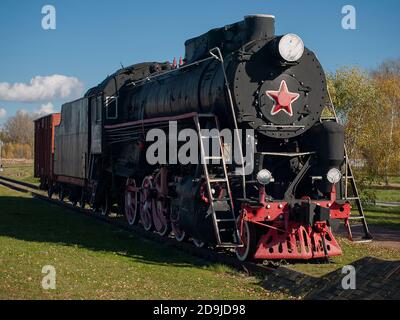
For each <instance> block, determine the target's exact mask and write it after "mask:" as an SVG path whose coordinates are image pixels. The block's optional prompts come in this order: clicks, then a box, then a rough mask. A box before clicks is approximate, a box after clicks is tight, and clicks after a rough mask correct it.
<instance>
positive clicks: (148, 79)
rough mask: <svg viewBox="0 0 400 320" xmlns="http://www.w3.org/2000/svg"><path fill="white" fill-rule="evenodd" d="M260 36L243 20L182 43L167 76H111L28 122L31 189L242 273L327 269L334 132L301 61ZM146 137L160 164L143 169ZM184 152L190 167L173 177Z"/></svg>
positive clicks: (282, 43) (149, 67)
mask: <svg viewBox="0 0 400 320" xmlns="http://www.w3.org/2000/svg"><path fill="white" fill-rule="evenodd" d="M274 24H275V18H274V17H273V16H270V15H251V16H246V17H245V18H244V20H243V21H240V22H237V23H234V24H231V25H227V26H225V27H222V28H218V29H213V30H211V31H209V32H207V33H205V34H203V35H201V36H198V37H196V38H193V39H190V40H187V41H186V43H185V57H184V59H182V60H181V61H180V62H179V63H176V61H174V62H173V63H169V62H146V63H140V64H135V65H132V66H130V67H126V68H122V69H120V70H118V71H117V72H115V73H114V74H112V75H110V76H108V77H107V78H106V79H105V80H104V81H103V82H102V83H100V84H99V85H98V86H96V87H94V88H92V89H90V90H88V91H87V93H86V94H85V96H84V97H83V98H81V99H79V100H76V101H73V102H70V103H66V104H64V105H63V106H62V111H61V120H60V119H58V116H56V115H50V116H48V117H47V118H42V119H38V120H36V125H35V129H36V141H37V146H36V148H37V150H36V152H35V154H36V155H38V156H37V159H35V160H36V161H35V174H36V176H38V177H40V178H41V186H42V188H44V189H46V190H48V192H49V196H52V195H53V193H57V194H58V196H59V198H60V199H61V200H64V199H65V198H66V197H68V198H69V199H70V201H72V202H73V203H75V204H78V203H79V204H80V205H81V206H82V207H84V206H85V205H87V204H89V205H90V206H91V208H93V210H96V211H100V212H101V213H102V214H104V215H107V214H109V213H110V210H112V208H113V207H114V206H115V205H116V206H117V208H118V211H119V212H120V213H122V214H124V215H125V216H126V218H127V221H128V223H129V224H131V225H133V224H137V223H139V222H140V223H141V224H142V226H143V227H144V228H145V229H146V230H147V231H149V232H153V231H155V232H157V233H159V234H160V235H163V236H168V235H169V234H173V235H174V237H175V238H176V239H177V240H178V241H184V240H186V239H188V238H191V239H192V240H193V242H194V244H195V245H196V246H199V247H201V246H210V247H214V248H231V249H233V250H235V252H236V255H237V257H238V259H240V260H242V261H244V260H250V259H272V260H274V259H275V260H281V259H296V260H297V259H317V258H324V257H330V256H335V255H340V254H341V248H340V246H339V244H338V243H337V241H336V240H335V237H334V235H333V231H332V230H333V229H334V226H335V225H336V224H337V222H338V221H339V219H348V217H349V215H350V209H351V206H350V203H349V202H348V201H347V200H345V199H344V198H345V197H344V184H343V178H342V172H343V168H342V167H343V162H344V131H343V127H342V126H341V125H340V124H338V123H337V122H336V121H321V113H322V111H323V109H324V108H325V105H326V102H327V100H328V92H327V86H326V78H325V74H324V71H323V68H322V67H321V65H320V63H319V61H318V59H317V57H316V56H315V54H314V53H313V52H312V51H310V50H308V49H307V48H306V47H305V46H304V43H303V41H302V40H301V38H300V37H299V36H297V35H295V34H286V35H283V36H277V35H275V27H274ZM52 117H53V118H52ZM52 119H53V120H52ZM44 121H47V122H46V123H47V125H43V124H42V122H44ZM45 129H46V130H45ZM185 130H186V131H185ZM187 130H191V131H190V132H192V133H193V132H194V133H196V134H197V136H196V137H195V139H194V140H193V139H191V140H190V139H189V137H188V136H184V135H183V138H182V136H181V132H189V131H187ZM224 130H227V131H228V132H231V133H232V134H231V138H230V139H229V138H226V137H225V136H223V135H222V134H221V132H222V131H224ZM157 132H158V133H160V132H163V133H164V134H165V135H164V136H165V137H166V140H165V141H161V142H160V141H159V143H158V149H157V148H156V149H157V151H156V152H154V153H153V158H154V157H155V158H158V159H160V158H164V160H165V161H158V162H157V161H149V151H150V150H153V151H154V149H155V147H154V144H155V143H156V141H155V139H153V140H152V139H149V135H153V138H154V133H157ZM49 135H50V138H48V139H47V140H46V139H45V138H44V137H45V136H49ZM179 137H180V138H179ZM45 140H46V141H49V142H48V143H46V144H45V145H43V143H42V145H41V144H40V141H42V142H43V141H45ZM189 140H190V141H191V146H193V141H195V143H194V145H195V147H196V148H197V153H196V152H193V154H191V159H192V160H195V161H187V162H185V163H182V162H181V161H178V160H179V159H177V158H179V157H178V156H177V155H182V154H187V151H188V150H189V149H190V150H194V149H191V148H189V149H188V148H186V149H185V150H186V151H185V152H183V151H182V150H181V148H182V147H183V146H185V144H187V143H189V142H190V141H189ZM235 142H237V143H235ZM249 147H250V152H246V150H248V149H249ZM166 150H169V152H167V151H166ZM171 150H172V151H173V152H170V151H171ZM246 153H247V154H250V157H247V155H246V156H245V154H246ZM39 154H40V157H39ZM234 155H239V156H238V157H236V158H238V159H239V160H240V161H233V158H235V157H234ZM249 165H250V166H249ZM249 167H250V170H248V168H249Z"/></svg>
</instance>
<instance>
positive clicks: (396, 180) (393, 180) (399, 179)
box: [389, 176, 400, 184]
mask: <svg viewBox="0 0 400 320" xmlns="http://www.w3.org/2000/svg"><path fill="white" fill-rule="evenodd" d="M389 183H396V184H400V176H398V177H389Z"/></svg>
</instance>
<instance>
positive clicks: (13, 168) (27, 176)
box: [0, 164, 39, 184]
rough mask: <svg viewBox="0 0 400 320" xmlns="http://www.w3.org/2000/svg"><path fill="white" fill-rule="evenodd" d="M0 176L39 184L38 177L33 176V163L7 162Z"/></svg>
mask: <svg viewBox="0 0 400 320" xmlns="http://www.w3.org/2000/svg"><path fill="white" fill-rule="evenodd" d="M0 175H1V176H4V177H7V178H12V179H17V180H20V181H23V182H27V183H33V184H39V179H37V178H34V177H33V164H7V165H4V171H3V172H0Z"/></svg>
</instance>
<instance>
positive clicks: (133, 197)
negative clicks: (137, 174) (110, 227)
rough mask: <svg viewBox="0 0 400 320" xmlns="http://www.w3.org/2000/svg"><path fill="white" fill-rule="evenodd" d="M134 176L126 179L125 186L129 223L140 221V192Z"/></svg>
mask: <svg viewBox="0 0 400 320" xmlns="http://www.w3.org/2000/svg"><path fill="white" fill-rule="evenodd" d="M138 190H139V189H138V188H137V187H136V181H135V179H134V178H129V179H128V180H127V181H126V187H125V217H126V220H127V221H128V224H129V225H131V226H132V225H135V224H137V223H138V221H139V192H138Z"/></svg>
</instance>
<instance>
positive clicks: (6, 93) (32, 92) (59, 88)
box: [0, 74, 83, 102]
mask: <svg viewBox="0 0 400 320" xmlns="http://www.w3.org/2000/svg"><path fill="white" fill-rule="evenodd" d="M82 91H83V84H82V82H81V81H80V80H79V79H78V78H75V77H67V76H63V75H60V74H54V75H51V76H44V77H42V76H36V77H34V78H33V79H31V80H30V82H29V83H14V84H10V83H8V82H0V100H4V101H18V102H38V101H46V100H47V101H49V100H54V99H59V98H61V99H65V98H78V97H80V96H81V95H82Z"/></svg>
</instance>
